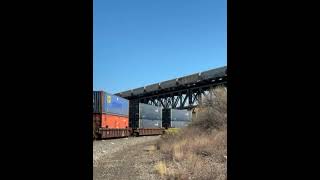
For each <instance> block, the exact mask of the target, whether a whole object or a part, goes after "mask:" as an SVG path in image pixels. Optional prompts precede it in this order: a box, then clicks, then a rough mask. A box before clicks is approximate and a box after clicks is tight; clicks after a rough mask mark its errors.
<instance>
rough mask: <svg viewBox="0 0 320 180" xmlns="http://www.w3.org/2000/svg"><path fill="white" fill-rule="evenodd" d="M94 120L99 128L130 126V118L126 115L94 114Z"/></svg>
mask: <svg viewBox="0 0 320 180" xmlns="http://www.w3.org/2000/svg"><path fill="white" fill-rule="evenodd" d="M93 121H94V122H95V124H96V127H99V128H114V129H121V128H128V127H129V118H128V117H126V116H119V115H112V114H104V113H102V114H93Z"/></svg>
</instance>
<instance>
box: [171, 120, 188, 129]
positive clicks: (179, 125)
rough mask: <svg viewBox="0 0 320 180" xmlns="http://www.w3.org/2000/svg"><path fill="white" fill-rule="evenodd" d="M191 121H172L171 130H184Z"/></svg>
mask: <svg viewBox="0 0 320 180" xmlns="http://www.w3.org/2000/svg"><path fill="white" fill-rule="evenodd" d="M190 122H191V121H171V125H170V127H171V128H184V127H187V126H188V125H189V124H190Z"/></svg>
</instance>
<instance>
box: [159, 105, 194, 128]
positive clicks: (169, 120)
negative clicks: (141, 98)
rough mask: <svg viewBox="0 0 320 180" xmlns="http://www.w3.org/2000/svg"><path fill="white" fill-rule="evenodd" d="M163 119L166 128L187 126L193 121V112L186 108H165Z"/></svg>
mask: <svg viewBox="0 0 320 180" xmlns="http://www.w3.org/2000/svg"><path fill="white" fill-rule="evenodd" d="M162 121H163V123H162V126H163V127H165V128H169V127H176V128H181V127H185V126H186V125H187V124H189V123H190V122H191V121H192V112H191V111H188V110H186V109H182V110H180V109H163V111H162Z"/></svg>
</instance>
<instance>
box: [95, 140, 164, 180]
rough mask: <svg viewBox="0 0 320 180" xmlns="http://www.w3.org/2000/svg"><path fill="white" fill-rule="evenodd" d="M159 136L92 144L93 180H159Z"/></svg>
mask: <svg viewBox="0 0 320 180" xmlns="http://www.w3.org/2000/svg"><path fill="white" fill-rule="evenodd" d="M159 138H160V136H144V137H131V138H122V139H112V140H104V141H95V142H94V143H93V179H94V180H109V179H110V180H111V179H112V180H114V179H117V180H159V179H161V178H160V176H159V175H158V174H157V173H156V172H155V170H154V166H155V163H156V162H158V161H159V160H160V154H159V151H156V147H155V144H156V142H157V140H158V139H159Z"/></svg>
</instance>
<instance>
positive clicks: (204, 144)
mask: <svg viewBox="0 0 320 180" xmlns="http://www.w3.org/2000/svg"><path fill="white" fill-rule="evenodd" d="M212 93H213V94H214V95H213V96H211V97H210V96H209V97H207V98H206V99H204V100H203V102H202V104H201V105H200V108H199V112H198V114H197V118H196V119H195V120H194V122H193V123H192V124H191V125H190V126H189V127H188V128H185V129H181V130H180V131H179V132H178V133H168V134H166V135H164V136H163V137H162V140H160V141H159V143H158V148H159V149H160V152H161V153H162V154H163V156H164V159H165V160H166V163H165V165H166V166H165V167H166V168H165V169H166V171H163V170H162V171H161V172H162V173H161V172H160V171H158V172H159V174H161V175H162V176H165V177H167V178H170V179H188V178H189V177H192V178H195V179H219V180H220V179H226V173H227V161H226V156H227V99H226V98H227V97H226V95H227V93H226V91H225V90H224V89H223V88H221V87H219V88H216V89H214V90H212ZM162 163H163V162H162ZM158 166H160V165H158ZM160 167H161V166H160ZM158 169H159V167H158ZM163 172H165V173H163ZM168 172H170V173H168Z"/></svg>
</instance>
